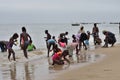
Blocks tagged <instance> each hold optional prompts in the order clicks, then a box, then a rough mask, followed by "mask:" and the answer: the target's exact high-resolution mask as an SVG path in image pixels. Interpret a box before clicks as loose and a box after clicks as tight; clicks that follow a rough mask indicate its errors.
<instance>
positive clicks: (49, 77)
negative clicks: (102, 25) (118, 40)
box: [0, 47, 104, 80]
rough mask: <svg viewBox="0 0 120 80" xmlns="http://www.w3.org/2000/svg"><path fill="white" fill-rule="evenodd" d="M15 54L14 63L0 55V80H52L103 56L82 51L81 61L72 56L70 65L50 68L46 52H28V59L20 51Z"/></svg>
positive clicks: (4, 55) (4, 54)
mask: <svg viewBox="0 0 120 80" xmlns="http://www.w3.org/2000/svg"><path fill="white" fill-rule="evenodd" d="M91 49H94V47H91ZM15 52H16V60H17V61H16V62H14V61H11V62H10V61H8V59H7V54H8V53H7V52H5V53H0V58H1V59H0V80H39V79H41V80H53V79H55V78H56V76H59V75H60V74H64V73H66V72H69V71H71V70H74V69H76V68H80V67H84V66H88V65H90V64H92V63H96V62H98V61H101V60H103V59H102V58H103V56H104V55H103V54H96V52H94V51H89V50H88V51H85V50H83V51H81V53H82V55H83V56H84V57H83V59H79V60H78V59H77V57H76V55H73V60H72V61H71V64H68V63H66V64H65V65H63V66H60V65H55V66H51V65H50V64H51V63H52V61H51V58H47V56H46V55H47V54H46V50H40V49H38V50H36V51H32V52H28V56H29V59H26V58H25V57H24V55H23V52H22V51H21V50H17V51H15ZM11 58H12V57H11ZM78 62H79V63H78ZM59 79H60V78H59ZM62 80H64V79H62Z"/></svg>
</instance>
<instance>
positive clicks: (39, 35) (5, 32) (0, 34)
mask: <svg viewBox="0 0 120 80" xmlns="http://www.w3.org/2000/svg"><path fill="white" fill-rule="evenodd" d="M23 26H25V27H26V29H27V33H29V34H30V36H31V37H32V40H33V44H34V45H35V46H36V47H37V48H46V43H45V39H44V37H45V36H46V35H45V32H44V31H45V30H48V31H49V33H50V34H51V35H52V36H55V37H56V39H58V36H59V34H60V33H64V32H66V31H67V32H68V33H69V34H68V37H69V38H70V39H69V42H71V41H72V35H73V34H77V32H78V30H80V27H81V26H84V30H85V32H87V31H90V32H92V28H93V24H85V25H80V26H72V25H71V24H1V25H0V41H1V40H6V41H8V40H9V38H10V37H11V36H12V35H13V34H14V33H18V34H20V33H21V32H22V30H21V28H22V27H23ZM97 26H98V28H99V35H100V38H101V39H102V42H103V43H104V41H103V40H104V35H103V34H102V31H103V30H108V31H111V32H113V33H114V34H115V36H116V38H117V43H119V42H120V34H119V25H118V24H108V23H106V24H98V25H97ZM18 42H19V38H18ZM90 45H93V36H92V35H91V36H90ZM14 48H15V49H19V48H20V47H19V45H18V46H14Z"/></svg>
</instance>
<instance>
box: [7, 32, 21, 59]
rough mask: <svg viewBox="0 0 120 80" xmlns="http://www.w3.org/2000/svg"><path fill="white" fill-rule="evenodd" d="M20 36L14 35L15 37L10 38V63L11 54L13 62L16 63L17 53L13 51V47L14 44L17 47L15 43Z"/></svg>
mask: <svg viewBox="0 0 120 80" xmlns="http://www.w3.org/2000/svg"><path fill="white" fill-rule="evenodd" d="M18 37H19V36H18V34H17V33H14V34H13V36H12V37H11V38H10V40H9V42H8V45H7V49H8V53H9V54H8V59H9V61H10V56H11V53H12V54H13V60H14V61H15V52H14V50H13V49H12V47H13V44H14V45H17V44H15V42H17V40H16V39H17V38H18Z"/></svg>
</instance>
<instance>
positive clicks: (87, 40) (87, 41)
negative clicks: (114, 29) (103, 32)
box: [84, 31, 90, 47]
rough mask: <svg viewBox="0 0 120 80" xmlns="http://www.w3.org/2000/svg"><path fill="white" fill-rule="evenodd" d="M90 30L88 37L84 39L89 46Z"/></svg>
mask: <svg viewBox="0 0 120 80" xmlns="http://www.w3.org/2000/svg"><path fill="white" fill-rule="evenodd" d="M89 39H90V31H87V39H86V40H85V41H84V42H85V44H86V45H87V47H89Z"/></svg>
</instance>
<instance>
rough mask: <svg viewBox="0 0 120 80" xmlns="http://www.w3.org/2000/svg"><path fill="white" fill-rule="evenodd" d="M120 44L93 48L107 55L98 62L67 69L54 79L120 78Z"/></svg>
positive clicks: (90, 79)
mask: <svg viewBox="0 0 120 80" xmlns="http://www.w3.org/2000/svg"><path fill="white" fill-rule="evenodd" d="M119 49H120V44H116V45H114V46H113V47H109V48H97V49H95V50H91V51H90V52H94V53H95V54H105V55H106V57H105V58H104V59H103V60H101V61H98V62H95V63H92V64H90V65H87V66H83V67H79V68H78V67H77V68H76V69H73V70H69V71H65V72H64V73H62V74H59V75H57V76H56V77H55V79H54V80H119V79H120V69H119V66H120V63H119V61H120V58H119V57H120V54H119V52H120V50H119Z"/></svg>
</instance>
